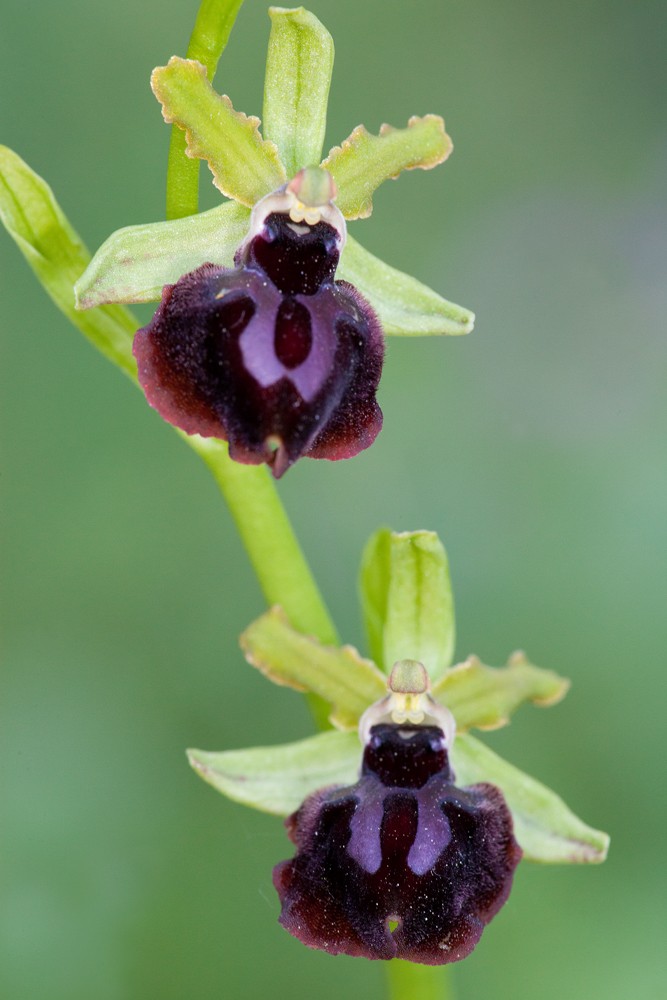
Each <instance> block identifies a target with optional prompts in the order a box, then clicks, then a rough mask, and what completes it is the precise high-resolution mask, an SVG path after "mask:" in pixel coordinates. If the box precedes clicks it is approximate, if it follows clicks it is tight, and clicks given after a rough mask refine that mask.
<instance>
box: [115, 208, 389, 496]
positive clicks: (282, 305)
mask: <svg viewBox="0 0 667 1000" xmlns="http://www.w3.org/2000/svg"><path fill="white" fill-rule="evenodd" d="M340 242H341V233H340V232H339V231H338V230H337V229H336V228H335V227H334V226H333V225H330V224H329V223H328V222H325V221H319V222H317V223H316V224H314V225H308V224H306V223H305V222H301V223H294V222H293V221H292V220H291V219H290V216H289V214H286V213H281V212H270V213H269V214H268V215H267V216H266V218H265V219H263V220H262V222H261V225H259V227H258V230H257V232H255V233H254V235H251V237H250V238H249V240H248V241H247V242H246V243H245V244H244V245H243V246H242V247H241V249H240V250H239V252H238V253H237V257H236V264H237V267H236V269H229V268H223V267H218V266H216V265H214V264H204V265H203V266H202V267H199V268H198V269H197V270H196V271H192V272H191V273H190V274H186V275H185V276H184V277H183V278H181V279H180V280H179V281H178V282H177V283H176V284H175V285H167V286H166V287H165V289H164V292H163V295H162V302H161V304H160V306H159V308H158V310H157V312H156V313H155V316H154V317H153V319H152V321H151V323H150V324H149V325H148V326H146V327H144V328H143V329H141V330H139V331H138V333H137V335H136V338H135V342H134V354H135V357H136V359H137V363H138V366H139V381H140V382H141V385H142V386H143V389H144V391H145V393H146V397H147V399H148V401H149V403H150V404H151V405H152V406H153V407H155V409H156V410H157V411H158V412H159V413H160V414H161V415H162V416H163V417H164V418H165V420H168V421H169V422H170V423H172V424H175V425H176V426H177V427H180V428H181V429H182V430H184V431H186V432H187V433H188V434H201V435H203V436H205V437H217V438H222V439H224V440H227V441H228V442H229V452H230V455H231V456H232V458H234V459H236V460H237V461H240V462H248V463H259V462H268V463H269V465H270V466H271V469H272V471H273V474H274V475H275V476H280V475H282V474H283V472H285V470H286V469H287V468H289V466H290V465H292V464H293V462H295V461H296V459H297V458H299V457H300V456H301V455H310V456H311V457H313V458H329V459H338V458H348V457H350V456H352V455H355V454H357V452H359V451H361V450H362V449H363V448H366V447H368V445H370V444H371V443H372V442H373V440H374V439H375V437H376V435H377V434H378V432H379V430H380V427H381V425H382V413H381V411H380V408H379V407H378V405H377V403H376V401H375V392H376V389H377V385H378V382H379V379H380V374H381V371H382V360H383V351H384V343H383V337H382V331H381V328H380V324H379V322H378V320H377V317H376V316H375V313H374V312H373V310H372V309H371V307H370V306H369V304H368V302H366V300H365V299H364V298H363V297H362V296H361V295H360V294H359V292H358V291H357V290H356V289H355V288H354V287H353V286H352V285H350V284H348V283H347V282H344V281H335V280H334V276H335V272H336V267H337V265H338V258H339V252H340Z"/></svg>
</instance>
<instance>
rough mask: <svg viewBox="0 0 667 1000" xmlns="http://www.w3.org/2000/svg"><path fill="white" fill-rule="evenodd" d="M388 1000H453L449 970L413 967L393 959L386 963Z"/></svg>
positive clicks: (431, 966)
mask: <svg viewBox="0 0 667 1000" xmlns="http://www.w3.org/2000/svg"><path fill="white" fill-rule="evenodd" d="M386 971H387V980H388V983H389V1000H453V996H454V994H453V992H452V990H451V979H450V975H449V969H447V968H444V967H443V966H433V965H413V963H412V962H403V961H401V960H400V959H393V960H392V961H391V962H387V963H386Z"/></svg>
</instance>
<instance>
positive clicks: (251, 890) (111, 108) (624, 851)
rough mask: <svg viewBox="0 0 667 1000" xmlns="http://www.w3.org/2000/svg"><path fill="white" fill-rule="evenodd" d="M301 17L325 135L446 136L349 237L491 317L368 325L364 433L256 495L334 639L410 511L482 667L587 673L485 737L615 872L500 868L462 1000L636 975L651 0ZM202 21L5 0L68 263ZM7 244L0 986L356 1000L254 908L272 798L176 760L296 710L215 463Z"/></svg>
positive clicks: (658, 107) (387, 2)
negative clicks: (405, 336) (377, 533)
mask: <svg viewBox="0 0 667 1000" xmlns="http://www.w3.org/2000/svg"><path fill="white" fill-rule="evenodd" d="M311 6H312V9H313V10H314V11H315V13H316V14H317V15H318V16H319V17H320V18H321V19H322V20H323V21H324V23H325V24H326V25H327V27H328V28H329V30H330V31H331V32H332V34H333V35H334V39H335V41H336V46H337V60H336V67H335V71H334V80H333V86H332V97H331V111H330V119H329V133H328V140H329V144H333V143H335V142H339V141H340V140H341V139H342V138H343V137H344V136H346V135H347V134H348V133H349V132H350V131H351V129H352V128H353V127H354V126H355V125H357V124H358V123H359V122H364V123H365V124H366V125H367V126H368V127H369V128H370V129H372V130H374V131H375V130H377V128H378V127H379V125H380V124H381V123H382V122H383V121H385V120H388V121H390V122H392V123H394V124H397V125H400V124H402V123H404V122H405V121H406V119H407V118H408V117H409V116H410V115H411V114H424V113H426V112H429V111H435V112H438V113H442V114H443V115H444V116H445V118H446V120H447V125H448V130H449V131H450V132H451V134H452V136H453V139H454V144H455V152H454V155H453V156H452V158H451V160H450V161H449V162H448V163H447V164H446V165H445V166H444V167H441V168H439V169H438V170H437V171H434V172H432V173H423V172H419V171H415V172H413V173H411V174H409V175H406V176H404V177H403V178H401V180H400V181H399V182H398V183H396V184H387V185H385V186H384V187H383V188H382V190H381V191H379V192H378V194H377V196H376V198H375V213H374V215H373V217H372V218H371V219H370V220H368V221H367V222H363V223H357V224H354V225H353V227H352V231H353V232H354V234H355V235H360V236H361V239H362V241H363V242H364V244H365V245H366V246H367V247H368V248H369V249H370V250H373V251H375V252H377V253H381V254H382V255H383V256H384V257H385V258H386V259H387V260H388V261H389V262H391V263H393V264H394V265H395V266H397V267H400V268H403V269H405V270H409V271H410V272H411V273H414V274H415V275H416V276H418V277H420V278H421V279H423V280H424V281H427V282H428V283H430V284H432V285H433V286H434V287H435V288H437V289H438V290H439V291H441V292H442V293H443V294H444V295H446V296H447V297H449V298H452V299H454V300H455V301H458V302H460V303H462V304H464V305H467V306H469V307H470V308H473V309H475V310H476V311H477V315H478V324H477V329H476V331H475V333H474V334H473V335H472V336H471V337H468V338H460V339H455V340H450V341H446V340H435V339H434V340H431V341H426V340H423V341H412V342H405V341H403V342H397V341H392V342H390V344H389V348H388V354H387V362H386V368H385V374H384V379H383V383H382V389H381V403H382V406H383V408H384V411H385V427H384V431H383V433H382V435H381V436H380V438H379V440H378V442H377V443H376V445H375V446H374V447H373V448H372V449H371V450H370V451H368V452H366V453H365V454H363V455H362V456H360V457H358V458H357V459H354V460H353V461H350V462H346V463H338V464H333V465H331V464H329V463H323V462H320V463H316V462H311V461H308V460H304V461H302V462H301V463H299V465H298V466H297V467H296V468H295V469H293V470H292V471H290V473H289V474H288V475H287V476H286V478H285V479H284V480H283V481H282V482H281V484H280V492H281V494H282V496H283V498H284V500H285V502H286V504H287V506H288V508H289V510H290V512H291V514H292V515H293V518H294V521H295V524H296V526H297V529H298V532H299V534H300V537H301V538H302V540H303V544H304V546H305V549H306V551H307V553H308V555H309V557H310V559H311V560H312V564H313V566H314V568H315V571H316V573H317V576H318V579H319V580H320V582H321V586H322V588H323V590H324V593H325V595H326V598H327V600H328V601H329V603H330V606H331V608H332V611H333V613H334V615H335V617H336V620H337V622H338V624H339V627H340V631H341V633H342V635H343V636H344V638H345V640H346V641H349V642H353V643H355V644H357V645H361V646H363V636H362V634H361V627H360V622H359V614H358V610H357V605H356V601H355V578H356V573H357V565H358V559H359V553H360V549H361V546H362V544H363V542H364V540H365V539H366V537H367V536H368V535H369V534H370V532H371V531H372V530H373V529H374V528H375V527H376V526H377V525H378V524H380V523H387V524H389V525H391V526H393V527H396V528H398V529H409V528H421V527H425V528H432V529H435V530H437V531H438V532H439V533H440V534H441V536H442V537H443V539H444V541H445V543H446V545H447V547H448V550H449V554H450V559H451V564H452V574H453V579H454V584H455V591H456V597H457V611H458V628H459V642H458V653H459V656H460V657H461V658H462V657H464V656H465V655H467V654H468V653H470V652H476V653H477V654H479V655H480V656H481V657H482V658H483V659H485V661H486V662H489V663H495V664H500V663H503V662H505V658H506V656H507V655H508V653H510V652H511V651H512V650H513V649H515V648H516V647H517V646H520V647H523V648H524V649H526V650H527V651H528V653H529V655H530V656H531V657H532V659H533V660H534V662H537V663H539V664H542V665H544V666H548V667H552V668H554V669H557V670H559V671H561V672H563V673H565V674H567V675H568V676H570V677H571V678H572V680H573V688H572V692H571V694H570V696H569V698H568V699H567V701H566V702H565V703H563V704H562V705H560V706H559V707H557V708H555V709H553V710H552V711H549V712H541V711H538V710H535V709H524V710H523V711H522V712H521V713H520V714H519V716H518V717H517V718H516V720H515V722H514V724H513V725H512V726H511V727H510V729H508V730H504V731H502V732H499V733H494V734H490V735H489V736H488V743H489V745H491V746H493V747H494V748H495V749H497V750H498V751H499V752H501V753H502V754H504V755H506V756H507V757H509V758H510V759H511V760H512V761H514V762H515V763H516V764H518V765H519V766H522V767H524V768H525V769H526V770H528V771H530V772H531V773H533V774H535V775H536V776H538V777H540V778H541V779H542V780H544V781H545V782H547V783H548V784H550V785H552V786H553V787H554V788H556V789H557V790H558V791H560V792H561V793H562V794H563V795H564V797H565V798H566V799H567V801H568V802H569V803H570V804H571V806H572V807H573V808H574V809H576V810H577V811H578V812H579V813H580V814H582V816H583V817H584V818H585V819H586V820H587V821H588V822H590V823H592V824H593V825H596V826H599V827H602V828H604V829H607V830H609V831H610V833H611V835H612V849H611V854H610V858H609V861H608V863H607V864H606V865H605V866H603V867H601V868H589V869H568V868H538V867H535V866H529V865H528V864H525V865H523V866H521V868H520V870H519V872H518V875H517V879H516V883H515V889H514V892H513V896H512V899H511V901H510V904H509V905H508V906H507V907H506V908H505V910H504V911H503V912H502V913H501V914H500V915H499V917H498V918H497V919H496V920H495V922H494V923H493V924H492V925H491V927H490V928H489V929H488V930H487V931H486V933H485V936H484V938H483V940H482V943H481V945H480V947H479V948H478V949H477V951H476V952H475V954H474V955H473V956H472V957H471V958H469V959H468V960H467V961H466V962H464V963H462V964H461V965H459V966H457V967H456V969H455V979H456V986H457V994H458V997H459V1000H472V998H473V997H481V996H488V997H494V998H496V1000H505V998H508V1000H509V998H512V1000H533V998H535V997H536V996H540V997H541V998H543V1000H556V998H558V1000H560V998H561V997H562V996H564V995H565V996H568V997H573V998H576V1000H579V998H581V1000H588V998H594V1000H595V998H605V1000H616V998H618V1000H620V998H624V1000H625V998H626V997H628V996H633V997H655V996H658V995H659V994H660V993H661V982H660V967H661V963H662V959H663V951H664V944H663V934H662V933H661V922H663V921H664V916H665V914H664V899H665V885H664V870H665V865H664V829H665V821H666V816H665V812H666V806H665V796H664V774H662V775H661V774H660V772H661V771H662V770H664V765H663V763H662V762H663V761H664V753H665V751H664V745H663V744H664V708H663V707H662V705H661V703H660V702H661V699H660V697H659V693H658V692H659V687H660V685H661V682H662V680H663V676H664V673H665V649H666V648H667V634H666V632H667V626H666V615H665V595H666V592H667V574H666V572H665V564H666V560H665V556H666V555H667V544H666V543H667V538H666V525H667V518H666V516H665V500H666V497H667V489H666V487H667V473H666V469H665V455H666V450H665V445H664V437H665V416H666V410H667V401H666V395H665V390H664V385H665V374H666V371H665V369H666V361H667V345H666V342H665V319H664V317H665V312H666V308H667V293H666V291H665V283H664V272H665V260H666V254H665V251H666V249H667V236H666V228H665V222H666V221H667V219H666V216H667V211H666V203H665V197H664V195H665V188H664V179H665V166H666V165H667V155H666V153H667V143H666V140H665V134H666V133H665V117H666V114H665V107H666V103H667V102H666V101H665V72H664V69H665V61H664V38H665V29H666V28H667V6H665V4H664V3H661V2H659V0H643V2H642V3H632V2H628V0H580V2H578V3H576V4H575V3H566V4H553V3H551V2H547V0H508V2H505V3H498V2H497V0H472V2H468V3H461V2H460V0H449V2H442V0H415V2H413V3H407V2H405V0H404V2H401V3H398V2H394V0H364V2H359V0H313V2H312V5H311ZM195 9H196V5H195V3H194V2H190V0H159V2H158V0H142V3H141V4H137V3H136V0H117V2H116V3H114V4H103V3H100V2H97V3H90V2H89V3H84V2H82V0H59V2H58V3H52V2H47V0H35V2H32V3H30V4H26V3H25V2H24V0H3V6H2V30H1V31H0V93H1V94H2V98H1V102H0V141H2V142H4V143H6V144H8V145H11V146H13V147H14V148H15V149H16V150H17V151H18V152H19V153H20V154H21V155H22V156H23V157H24V158H25V159H27V160H28V162H29V163H30V164H31V165H32V166H33V167H34V168H35V169H36V170H37V171H38V172H40V173H42V174H43V175H45V176H46V177H47V179H48V180H49V182H50V183H51V185H52V186H53V188H54V190H55V192H56V194H57V196H58V198H59V199H60V201H61V203H62V205H63V207H64V209H65V210H66V212H67V213H68V214H69V216H70V218H71V219H72V221H73V223H74V225H75V226H76V227H77V228H78V229H79V231H80V232H81V233H82V235H83V236H84V238H85V240H86V241H87V243H88V244H89V245H90V246H91V247H92V248H94V247H96V246H97V245H98V244H99V243H100V242H101V241H102V240H103V239H104V238H105V237H106V236H107V235H108V234H109V233H110V232H111V231H112V230H114V229H116V228H119V227H120V226H124V225H128V224H132V223H137V222H144V221H152V220H155V219H158V218H160V217H162V213H163V199H164V177H165V158H166V150H167V143H168V138H169V135H168V130H167V128H166V127H165V126H164V125H163V124H162V120H161V116H160V113H159V109H158V106H157V104H156V102H155V100H154V99H153V97H152V95H151V93H150V90H149V87H148V76H149V73H150V70H151V68H152V67H153V66H154V65H156V64H160V63H163V62H164V61H165V60H166V59H167V58H168V57H169V56H170V55H171V54H172V53H174V52H178V53H181V54H184V51H185V47H186V43H187V39H188V36H189V32H190V29H191V26H192V23H193V20H194V13H195ZM268 27H269V23H268V18H267V16H266V7H265V4H264V3H263V2H258V0H248V2H247V3H246V5H245V7H244V9H243V10H242V11H241V15H240V17H239V20H238V23H237V26H236V28H235V31H234V34H233V35H232V41H231V44H230V47H229V48H228V50H227V52H226V54H225V56H224V59H223V62H222V64H221V67H220V70H219V72H218V76H217V85H218V87H219V88H220V89H222V90H225V91H227V92H228V93H229V94H230V95H231V96H232V98H233V100H234V103H235V105H236V106H237V107H238V108H241V109H244V110H246V111H247V112H249V113H252V112H259V111H260V109H261V93H262V79H263V63H264V54H265V47H266V41H267V38H268ZM202 176H203V187H204V191H205V204H206V205H207V206H208V205H213V204H215V200H216V196H215V192H214V191H213V189H212V188H211V185H210V184H209V181H208V175H207V174H206V175H202ZM0 261H1V266H0V297H1V300H2V303H3V310H2V319H1V320H0V323H1V325H2V372H3V379H2V382H3V398H2V406H3V421H2V426H3V429H4V435H3V439H4V440H3V458H2V489H3V541H4V565H3V568H4V588H3V589H4V593H3V601H2V604H3V612H2V613H3V616H4V642H3V646H4V649H3V654H4V666H3V673H2V724H1V729H0V744H1V752H0V785H1V789H2V791H1V819H0V822H1V824H2V833H1V840H2V846H1V852H2V860H1V862H0V863H1V865H2V876H1V878H2V886H1V904H0V905H1V907H2V915H1V918H0V939H1V945H0V950H1V952H2V954H1V955H0V995H2V997H3V998H4V997H6V998H8V1000H41V998H48V1000H135V998H140V997H141V998H143V997H156V998H160V1000H183V998H185V997H187V998H188V1000H213V998H223V997H225V998H226V997H230V998H234V1000H237V998H238V1000H251V998H253V1000H254V998H256V997H258V996H270V997H272V998H274V1000H307V998H310V997H312V996H317V997H318V1000H333V998H338V997H340V996H341V995H346V996H349V997H365V998H369V1000H375V998H377V1000H379V998H380V997H381V996H383V970H382V968H381V966H380V965H379V964H376V963H368V962H364V961H363V960H353V959H345V958H342V959H340V958H339V959H333V958H330V957H329V956H327V955H322V954H318V953H315V952H309V951H307V950H306V949H304V948H303V947H302V946H301V945H299V944H298V943H297V942H296V941H294V940H292V939H291V938H290V937H288V936H287V935H286V934H285V932H284V931H283V930H282V929H281V928H280V927H279V926H278V924H277V922H276V916H277V911H278V906H277V900H276V898H275V895H274V893H273V890H272V887H271V868H272V865H273V864H274V863H276V862H277V861H279V860H280V859H282V858H283V857H286V856H287V855H288V854H289V853H290V846H289V844H288V842H287V839H286V836H285V834H284V831H283V829H282V826H281V823H280V822H279V821H278V820H277V819H274V818H271V817H268V816H262V815H258V814H254V813H252V812H250V811H246V810H244V809H243V808H242V807H240V806H236V805H234V804H232V803H229V802H227V801H225V800H223V799H222V798H221V797H219V796H217V795H216V794H215V793H214V792H213V790H212V789H210V788H209V787H208V786H206V785H204V784H203V783H202V782H201V781H199V780H198V779H197V778H196V777H195V775H194V774H193V773H192V772H191V771H190V770H189V768H188V766H187V764H186V761H185V757H184V754H183V749H184V748H185V747H186V746H199V747H204V748H207V749H223V748H228V747H229V748H230V747H240V746H247V745H252V744H258V743H270V742H279V741H285V740H288V739H293V738H297V737H300V736H305V735H307V734H308V733H309V732H311V722H310V720H309V717H308V713H307V711H306V709H305V707H304V705H303V704H302V701H301V699H300V698H299V696H298V695H296V694H294V693H291V692H289V691H286V690H284V689H277V688H272V687H271V686H270V685H268V684H267V682H266V681H265V680H264V679H262V678H261V677H259V676H257V675H256V674H255V672H254V671H253V670H252V669H251V668H250V667H248V666H246V665H245V664H244V662H243V660H242V657H241V655H240V653H239V651H238V648H237V645H236V637H237V635H238V633H239V632H240V631H241V629H242V628H243V627H244V626H245V625H246V624H247V623H248V622H249V621H250V620H251V619H252V618H253V617H254V616H256V615H257V614H258V613H259V612H261V610H262V608H263V604H262V599H261V595H260V593H259V590H258V588H257V585H256V584H255V581H254V579H253V577H252V574H251V571H250V569H249V567H248V565H247V563H246V560H245V556H244V553H243V551H242V549H241V546H240V543H239V542H238V540H237V539H236V537H235V534H234V530H233V528H232V525H231V523H230V519H229V517H228V515H227V512H226V510H225V508H224V506H223V504H222V501H221V499H220V497H219V495H218V493H217V492H216V488H215V486H214V484H213V481H212V479H211V478H210V477H209V475H208V474H207V472H206V470H205V468H204V466H203V464H201V463H200V462H199V461H198V459H197V458H196V457H195V456H194V455H193V454H192V453H190V451H189V450H188V449H187V448H185V447H184V446H183V445H182V444H181V443H180V442H179V441H178V439H177V438H176V436H175V435H174V434H173V433H172V432H171V430H170V429H169V428H168V427H167V426H166V425H164V424H163V423H162V422H161V421H160V419H159V418H158V417H157V416H156V415H155V414H154V413H152V412H151V411H150V410H149V409H148V408H147V406H146V404H145V402H144V400H143V398H142V397H141V395H140V394H139V393H138V392H137V391H136V390H135V389H133V388H132V386H131V385H130V383H129V382H128V381H127V380H126V379H124V378H123V377H122V376H121V375H120V374H119V373H118V372H117V371H115V370H114V369H113V368H112V367H111V366H110V365H109V364H108V363H107V362H106V361H105V360H104V359H102V358H101V357H100V356H98V355H97V354H96V353H95V352H94V351H93V350H92V349H91V348H90V347H89V346H88V345H87V344H86V343H85V342H84V341H83V340H82V338H81V337H80V335H79V334H77V333H76V332H75V331H74V330H73V329H71V328H70V327H69V326H68V324H67V323H66V321H65V320H64V319H63V318H62V317H61V316H60V315H59V314H58V313H56V311H55V309H54V307H53V306H52V305H51V303H50V302H49V301H48V300H47V298H46V296H45V295H44V293H43V292H42V291H41V290H40V289H39V288H38V287H37V285H36V283H35V280H34V278H33V277H32V274H31V273H30V272H29V270H28V268H27V266H26V264H25V263H24V262H23V260H22V259H20V257H19V255H18V253H17V252H16V250H15V248H14V246H13V244H12V243H11V242H10V240H9V239H8V238H6V236H5V234H4V233H0ZM149 314H150V310H143V311H142V317H143V318H145V317H146V316H147V315H149ZM663 986H664V984H663Z"/></svg>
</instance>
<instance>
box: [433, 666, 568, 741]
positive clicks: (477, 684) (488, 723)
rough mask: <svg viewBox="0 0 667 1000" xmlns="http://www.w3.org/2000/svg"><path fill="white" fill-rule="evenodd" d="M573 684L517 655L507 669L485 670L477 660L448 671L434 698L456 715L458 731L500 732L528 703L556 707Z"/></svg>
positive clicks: (492, 668) (442, 678)
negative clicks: (489, 730) (481, 730)
mask: <svg viewBox="0 0 667 1000" xmlns="http://www.w3.org/2000/svg"><path fill="white" fill-rule="evenodd" d="M569 686H570V682H569V681H567V680H566V679H565V678H564V677H559V676H558V674H555V673H553V671H551V670H543V669H542V668H541V667H535V666H533V664H532V663H529V662H528V660H527V659H526V657H525V656H524V654H523V653H514V654H513V655H512V656H511V657H510V660H509V663H508V664H507V666H506V667H500V668H499V667H486V666H484V664H483V663H481V662H480V660H478V659H477V657H476V656H471V657H469V658H468V659H467V660H466V661H465V663H459V664H458V665H457V666H455V667H453V668H452V669H451V670H448V671H447V673H446V674H445V675H444V676H443V677H441V679H440V680H439V681H438V683H437V684H436V685H435V686H434V688H433V691H432V694H433V697H434V698H437V699H438V701H441V702H442V703H443V705H446V706H447V708H448V709H449V710H450V711H451V712H453V714H454V717H455V719H456V726H457V728H458V729H459V731H460V730H461V729H470V728H471V727H472V726H476V727H477V728H478V729H499V728H500V727H501V726H506V725H507V724H508V722H509V721H510V715H511V714H512V712H514V711H516V709H517V708H518V707H519V706H520V705H521V704H523V702H525V701H532V702H533V704H535V705H542V706H547V705H555V704H556V702H558V701H560V700H561V698H564V697H565V695H566V693H567V690H568V688H569Z"/></svg>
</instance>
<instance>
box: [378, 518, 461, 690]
mask: <svg viewBox="0 0 667 1000" xmlns="http://www.w3.org/2000/svg"><path fill="white" fill-rule="evenodd" d="M360 586H361V601H362V607H363V611H364V620H365V623H366V631H367V634H368V639H369V646H370V650H371V655H372V656H373V659H374V660H375V661H376V662H377V663H378V664H379V665H380V666H381V667H382V668H383V669H384V670H385V671H386V672H387V673H389V671H390V670H391V668H392V666H393V665H394V663H395V662H396V660H404V659H409V660H419V661H420V662H421V663H423V664H424V666H425V667H426V670H427V671H428V674H429V677H430V678H431V681H432V682H433V681H436V680H437V679H438V678H439V677H441V676H442V674H443V673H444V671H445V670H446V669H447V668H448V667H449V665H450V664H451V662H452V655H453V652H454V602H453V597H452V590H451V585H450V581H449V564H448V562H447V554H446V552H445V550H444V548H443V545H442V542H441V541H440V539H439V538H438V536H437V535H436V534H435V532H433V531H413V532H404V533H398V532H392V531H389V530H388V529H387V528H381V529H380V530H379V531H377V532H376V533H375V534H374V535H372V536H371V539H370V541H369V542H368V544H367V545H366V548H365V550H364V554H363V556H362V563H361V579H360Z"/></svg>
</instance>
